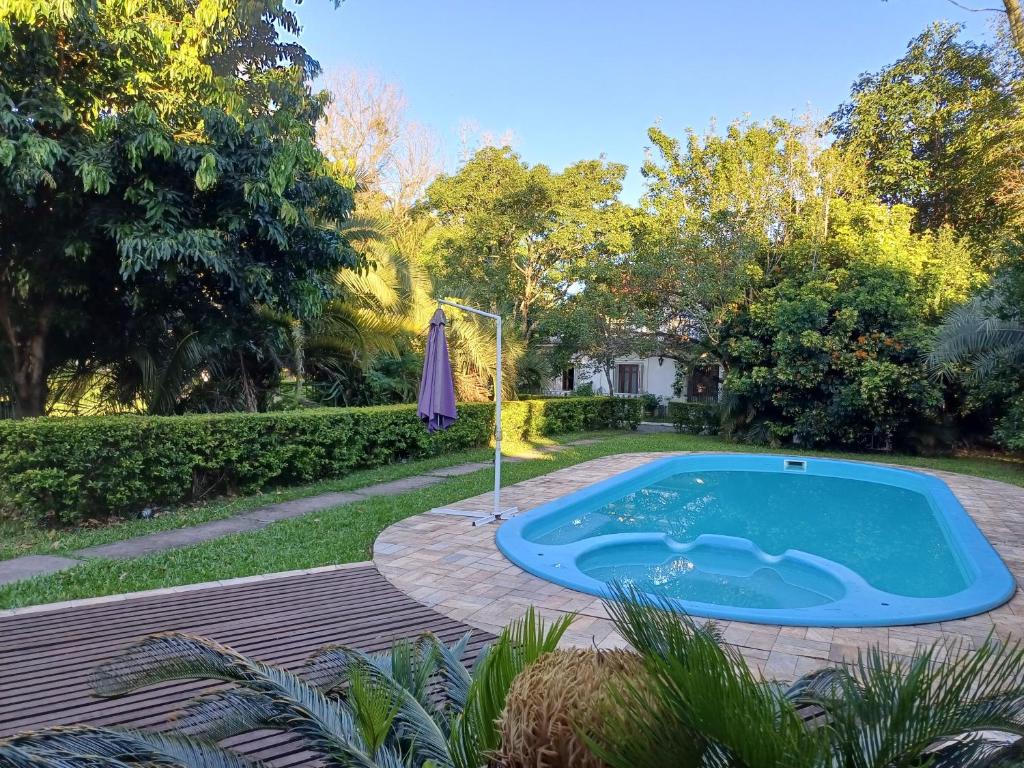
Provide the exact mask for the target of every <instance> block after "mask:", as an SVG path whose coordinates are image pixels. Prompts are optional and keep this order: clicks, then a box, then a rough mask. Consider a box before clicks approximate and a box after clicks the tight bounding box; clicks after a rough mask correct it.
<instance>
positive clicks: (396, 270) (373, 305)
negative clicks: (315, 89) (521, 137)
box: [306, 70, 521, 404]
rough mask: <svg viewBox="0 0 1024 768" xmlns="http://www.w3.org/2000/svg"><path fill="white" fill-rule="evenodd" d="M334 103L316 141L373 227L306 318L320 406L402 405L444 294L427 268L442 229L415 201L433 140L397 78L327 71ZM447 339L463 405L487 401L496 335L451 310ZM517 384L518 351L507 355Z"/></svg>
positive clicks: (433, 171)
mask: <svg viewBox="0 0 1024 768" xmlns="http://www.w3.org/2000/svg"><path fill="white" fill-rule="evenodd" d="M326 84H327V86H328V88H330V92H331V104H330V105H329V106H328V108H327V110H326V112H325V114H324V117H323V119H322V120H321V121H320V123H319V125H318V126H317V138H318V142H319V144H320V146H321V147H322V149H323V151H324V153H325V154H326V155H327V156H328V157H329V158H330V160H331V162H332V164H333V166H334V167H335V169H336V170H337V172H339V173H341V174H350V175H352V176H354V178H355V180H356V182H357V185H358V186H357V190H356V211H357V219H358V220H362V221H363V222H364V223H365V224H368V225H370V227H371V228H372V229H373V230H375V231H374V232H373V234H372V236H369V237H363V238H359V239H357V240H356V241H355V243H354V246H355V247H356V249H357V250H358V251H359V252H360V254H361V255H362V257H363V261H364V264H365V268H364V269H363V270H360V271H358V272H357V271H353V270H347V269H343V270H339V272H338V274H337V285H336V289H337V296H336V299H335V300H332V301H331V302H330V303H329V304H328V305H327V307H326V309H325V312H324V313H323V315H322V316H321V317H318V318H312V319H311V321H310V322H309V323H308V328H307V331H308V333H307V334H306V339H307V341H308V344H309V361H308V366H307V369H308V374H309V376H310V377H311V384H312V386H313V387H314V388H315V389H316V390H317V393H316V394H317V397H318V398H319V399H320V400H321V401H326V402H331V403H345V404H354V403H359V404H362V403H379V402H396V401H398V402H401V401H403V400H409V399H412V398H413V397H415V393H416V388H417V386H418V382H419V375H420V371H421V368H422V365H421V362H422V357H421V355H422V350H423V343H424V340H425V336H424V331H425V329H426V328H427V327H428V325H429V321H430V317H431V315H432V314H433V313H434V310H435V309H436V308H437V303H436V298H437V296H438V295H439V293H440V291H439V290H438V289H437V287H436V286H435V280H434V278H433V276H432V275H431V274H430V272H429V270H427V269H426V266H425V254H426V252H427V250H428V248H429V244H430V243H431V241H432V240H433V239H434V237H435V236H436V230H437V225H436V222H435V221H434V219H433V217H431V216H429V215H428V214H427V212H425V211H422V210H416V209H414V208H413V203H414V202H415V200H416V198H417V197H419V196H420V195H421V194H422V192H423V190H424V188H425V187H426V186H427V184H428V183H429V182H430V181H432V180H433V179H434V178H435V177H436V176H437V175H438V173H439V170H440V161H439V159H438V156H437V150H436V147H437V142H436V140H435V138H434V136H433V135H432V134H431V133H430V132H429V131H428V130H427V129H425V128H424V127H423V126H421V125H419V124H418V123H416V122H414V121H412V120H410V119H409V118H408V117H407V115H406V108H405V97H404V95H403V93H402V91H401V89H400V88H399V87H398V86H397V85H396V84H394V83H390V82H387V81H384V80H381V79H380V78H379V77H378V76H377V75H375V74H372V73H367V72H360V71H358V70H347V71H337V72H332V73H329V75H328V76H327V78H326ZM450 319H451V324H450V326H449V344H450V348H451V351H452V358H453V361H452V362H453V367H454V370H455V374H456V382H455V383H456V389H457V393H458V395H459V399H460V400H482V399H487V398H489V397H490V389H491V384H492V378H493V361H494V359H495V348H494V332H493V328H492V327H490V326H489V325H488V324H487V323H486V322H481V320H480V318H477V317H475V316H461V315H456V313H453V314H452V317H451V318H450ZM504 353H505V354H504V355H503V363H504V373H505V377H504V381H506V382H508V384H509V385H514V383H515V380H516V376H515V370H516V362H517V360H518V357H519V354H520V353H521V350H520V349H519V348H518V346H517V345H516V344H514V343H513V344H509V345H506V348H505V349H504Z"/></svg>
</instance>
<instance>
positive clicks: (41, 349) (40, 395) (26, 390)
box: [0, 300, 53, 419]
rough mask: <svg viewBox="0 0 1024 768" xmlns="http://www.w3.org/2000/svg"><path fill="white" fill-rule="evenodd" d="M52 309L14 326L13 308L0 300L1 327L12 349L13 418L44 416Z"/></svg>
mask: <svg viewBox="0 0 1024 768" xmlns="http://www.w3.org/2000/svg"><path fill="white" fill-rule="evenodd" d="M52 314H53V307H52V306H51V305H46V306H44V307H43V308H42V309H41V310H40V312H39V313H38V315H37V316H36V317H34V318H30V319H28V320H27V322H17V323H15V321H14V318H13V317H12V313H11V307H10V304H9V303H8V302H7V301H5V300H0V326H2V327H3V330H4V335H5V336H6V337H7V343H8V345H9V346H10V348H11V358H10V363H11V379H12V383H13V384H14V417H15V418H16V419H23V418H27V417H30V416H43V415H44V414H45V413H46V398H47V395H48V394H49V390H48V387H47V381H46V339H47V336H48V335H49V330H50V316H51V315H52Z"/></svg>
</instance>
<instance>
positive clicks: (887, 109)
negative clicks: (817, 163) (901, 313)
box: [832, 24, 1015, 249]
mask: <svg viewBox="0 0 1024 768" xmlns="http://www.w3.org/2000/svg"><path fill="white" fill-rule="evenodd" d="M959 34H960V27H959V26H956V25H942V24H935V25H933V26H931V27H929V28H928V29H927V30H925V31H924V32H923V33H922V34H921V35H919V36H918V37H916V38H915V39H914V40H912V41H911V42H910V44H909V46H908V48H907V54H906V55H905V56H904V57H903V58H901V59H900V60H899V61H897V62H895V63H894V64H891V65H890V66H888V67H885V68H884V69H883V70H881V71H880V72H878V73H877V74H866V75H863V76H862V77H861V78H860V79H859V80H858V81H857V82H856V83H854V86H853V89H852V92H851V99H850V101H849V102H848V103H846V104H844V105H842V106H841V107H840V108H839V109H838V110H837V111H836V112H835V114H834V115H833V116H832V128H833V131H834V132H835V134H836V137H837V141H838V143H839V146H840V147H842V148H844V149H846V150H847V151H849V152H850V153H852V154H853V155H854V156H855V157H857V158H859V159H860V160H861V162H863V164H864V168H865V173H866V179H867V184H868V187H869V189H870V190H871V192H872V193H874V194H875V195H876V196H877V197H878V198H879V199H880V200H882V201H883V202H885V203H887V204H890V205H893V204H897V203H900V204H904V205H909V206H911V207H912V208H914V209H915V211H916V212H917V221H916V227H917V230H918V231H924V230H936V229H938V228H939V227H941V226H943V225H947V224H948V225H950V226H952V227H953V229H954V230H955V231H956V232H957V233H958V234H959V235H962V236H969V237H970V238H971V239H972V240H973V241H975V242H976V243H978V244H979V245H980V246H981V247H982V248H983V249H985V248H988V247H990V246H991V245H992V244H993V243H995V242H997V241H998V238H999V237H1000V236H1001V233H1002V231H1003V227H1004V226H1005V223H1006V216H1007V212H1006V210H1005V207H1004V206H1002V205H1000V204H998V203H997V197H998V192H999V189H1000V185H1001V175H1002V168H1001V167H1000V165H999V164H995V163H992V162H990V152H991V148H992V147H993V146H994V145H995V144H996V143H998V142H1000V141H1002V140H1004V138H1005V137H1004V136H1002V131H1003V128H1004V126H1005V125H1006V122H1007V121H1008V120H1012V118H1013V116H1014V113H1015V105H1014V99H1013V98H1012V95H1011V93H1010V90H1009V88H1008V87H1007V84H1006V83H1004V82H1002V80H1001V78H1000V76H999V72H998V71H997V68H996V66H995V58H994V52H993V50H992V49H991V48H990V47H989V46H986V45H980V44H977V43H973V42H969V41H961V40H960V39H959Z"/></svg>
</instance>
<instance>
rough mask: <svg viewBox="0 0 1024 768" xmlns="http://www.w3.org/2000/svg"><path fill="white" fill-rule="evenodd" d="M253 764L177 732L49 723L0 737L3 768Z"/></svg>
mask: <svg viewBox="0 0 1024 768" xmlns="http://www.w3.org/2000/svg"><path fill="white" fill-rule="evenodd" d="M134 765H140V766H168V767H169V768H257V766H258V765H259V764H258V763H254V762H251V761H248V760H246V759H245V758H242V757H240V756H238V755H236V754H234V753H232V752H229V751H228V750H225V749H221V748H220V747H217V746H215V745H214V744H211V743H208V742H204V741H201V740H199V739H194V738H190V737H188V736H182V735H178V734H166V733H148V732H145V731H118V730H113V729H111V728H87V727H74V728H51V729H48V730H45V731H36V732H33V733H29V734H25V735H22V736H15V737H13V738H11V739H7V740H0V766H4V768H43V767H45V768H119V767H120V766H134Z"/></svg>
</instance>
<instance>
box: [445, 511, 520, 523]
mask: <svg viewBox="0 0 1024 768" xmlns="http://www.w3.org/2000/svg"><path fill="white" fill-rule="evenodd" d="M428 514H431V515H452V516H453V517H469V518H472V520H473V525H487V524H488V523H493V522H495V521H497V520H508V519H509V518H510V517H515V516H516V515H518V514H519V507H505V508H504V509H502V510H501V511H500V512H498V514H496V515H494V514H488V513H486V512H474V511H472V510H468V509H453V508H451V507H435V508H434V509H432V510H430V512H429V513H428Z"/></svg>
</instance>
